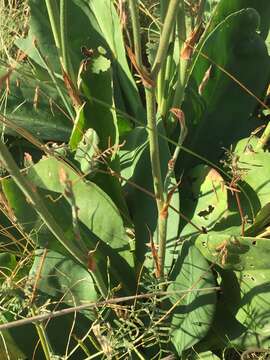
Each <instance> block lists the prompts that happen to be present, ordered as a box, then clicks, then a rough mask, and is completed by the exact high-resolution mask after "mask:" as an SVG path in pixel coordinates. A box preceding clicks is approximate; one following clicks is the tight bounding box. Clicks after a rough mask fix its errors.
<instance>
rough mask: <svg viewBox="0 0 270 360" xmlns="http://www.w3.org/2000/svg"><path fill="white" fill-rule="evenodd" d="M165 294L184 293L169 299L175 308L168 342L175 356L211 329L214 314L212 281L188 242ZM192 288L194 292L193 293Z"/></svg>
mask: <svg viewBox="0 0 270 360" xmlns="http://www.w3.org/2000/svg"><path fill="white" fill-rule="evenodd" d="M170 280H171V281H172V283H171V284H170V285H169V287H168V291H179V290H181V291H183V290H187V291H189V292H187V293H186V294H185V295H182V294H181V295H179V294H175V295H172V296H170V301H171V304H172V306H176V305H177V306H176V308H175V310H174V313H173V316H172V319H171V324H172V325H171V331H172V335H171V336H172V342H173V344H174V346H175V348H176V350H177V353H178V354H179V356H181V354H182V352H183V351H184V350H186V349H188V348H190V347H191V346H193V345H195V344H196V343H197V342H199V341H200V340H201V339H202V338H203V337H204V336H205V335H206V334H207V332H208V331H209V329H210V328H211V322H212V319H213V316H214V312H215V303H216V292H215V290H211V289H210V290H208V291H203V290H204V288H211V287H214V286H215V279H214V276H213V273H212V271H211V269H210V268H209V264H208V262H207V261H206V260H205V259H204V257H203V256H202V255H201V254H200V252H199V251H198V250H197V249H196V247H194V246H193V245H192V244H191V243H188V242H185V243H184V244H183V246H182V249H181V253H180V254H179V257H178V259H177V261H176V263H175V265H174V268H173V272H172V275H171V279H170ZM193 289H194V290H193Z"/></svg>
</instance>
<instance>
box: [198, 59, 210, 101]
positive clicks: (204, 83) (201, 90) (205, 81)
mask: <svg viewBox="0 0 270 360" xmlns="http://www.w3.org/2000/svg"><path fill="white" fill-rule="evenodd" d="M211 69H212V65H210V66H209V68H208V69H207V70H206V72H205V74H204V77H203V79H202V82H201V83H200V85H199V88H198V93H199V95H202V93H203V90H204V89H205V86H206V84H207V83H208V80H209V78H210V74H211Z"/></svg>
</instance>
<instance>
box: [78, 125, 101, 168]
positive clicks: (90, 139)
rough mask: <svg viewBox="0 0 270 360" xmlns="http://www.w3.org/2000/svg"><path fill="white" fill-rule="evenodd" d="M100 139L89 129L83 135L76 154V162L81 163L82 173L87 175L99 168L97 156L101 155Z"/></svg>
mask: <svg viewBox="0 0 270 360" xmlns="http://www.w3.org/2000/svg"><path fill="white" fill-rule="evenodd" d="M98 144H99V137H98V135H97V133H96V132H95V130H93V129H88V130H86V133H85V134H84V135H83V138H82V140H81V141H80V142H79V144H78V146H77V150H76V153H75V157H74V158H75V160H77V161H79V163H80V167H81V171H82V172H83V173H84V174H86V173H88V172H90V171H94V170H95V167H96V166H97V160H96V158H97V155H98V154H99V149H98Z"/></svg>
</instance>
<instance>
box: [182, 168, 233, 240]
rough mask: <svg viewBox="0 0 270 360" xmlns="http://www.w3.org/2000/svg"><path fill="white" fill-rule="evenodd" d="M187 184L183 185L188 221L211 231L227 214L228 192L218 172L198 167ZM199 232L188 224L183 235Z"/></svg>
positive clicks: (190, 172) (190, 175) (183, 204)
mask: <svg viewBox="0 0 270 360" xmlns="http://www.w3.org/2000/svg"><path fill="white" fill-rule="evenodd" d="M185 179H186V182H185V183H183V184H181V187H180V191H181V200H182V202H181V204H182V209H181V210H182V211H183V212H184V214H185V216H187V217H188V219H190V220H192V222H193V223H194V224H195V225H196V226H198V227H200V228H204V229H205V230H208V231H209V230H210V229H211V228H212V227H213V226H214V225H215V224H216V223H217V222H218V221H220V220H221V219H222V218H224V217H225V216H226V213H227V208H228V204H227V190H226V188H225V186H224V180H223V178H222V176H221V175H220V174H219V173H218V172H217V170H215V169H213V168H210V167H209V166H206V165H198V166H196V167H195V168H193V169H192V170H190V171H189V172H188V173H187V176H186V177H185ZM183 226H184V224H183ZM195 231H197V230H196V229H195V228H194V226H193V225H192V224H190V223H187V224H186V225H185V226H184V229H182V231H181V235H182V236H183V235H188V234H192V233H194V232H195Z"/></svg>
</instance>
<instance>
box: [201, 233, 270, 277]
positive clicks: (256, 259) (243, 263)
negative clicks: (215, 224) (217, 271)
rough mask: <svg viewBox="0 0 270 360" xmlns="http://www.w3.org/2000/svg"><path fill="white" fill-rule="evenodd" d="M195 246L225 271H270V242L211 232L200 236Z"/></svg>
mask: <svg viewBox="0 0 270 360" xmlns="http://www.w3.org/2000/svg"><path fill="white" fill-rule="evenodd" d="M195 244H196V246H197V248H198V249H199V250H200V251H201V253H202V254H203V256H204V257H205V258H206V259H207V260H209V261H211V262H212V263H215V264H218V265H219V266H220V267H222V268H224V269H231V270H236V271H243V270H245V271H251V270H254V269H256V270H259V269H260V270H262V269H268V267H269V263H268V257H269V254H270V240H269V239H263V238H253V237H242V236H236V235H229V234H226V233H223V234H222V233H218V232H213V231H212V232H210V233H209V234H203V235H199V236H198V237H197V238H196V240H195Z"/></svg>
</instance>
